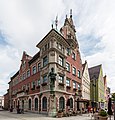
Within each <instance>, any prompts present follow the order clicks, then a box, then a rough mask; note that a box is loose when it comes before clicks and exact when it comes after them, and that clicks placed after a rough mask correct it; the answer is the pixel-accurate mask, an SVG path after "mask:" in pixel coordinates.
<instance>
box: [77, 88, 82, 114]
mask: <svg viewBox="0 0 115 120" xmlns="http://www.w3.org/2000/svg"><path fill="white" fill-rule="evenodd" d="M78 95H79V97H80V102H82V101H81V98H82V92H81V89H79V90H78ZM80 107H81V109H80V113H81V115H82V104H80Z"/></svg>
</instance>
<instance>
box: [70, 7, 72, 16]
mask: <svg viewBox="0 0 115 120" xmlns="http://www.w3.org/2000/svg"><path fill="white" fill-rule="evenodd" d="M70 18H72V9H70Z"/></svg>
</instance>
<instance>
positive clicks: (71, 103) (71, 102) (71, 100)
mask: <svg viewBox="0 0 115 120" xmlns="http://www.w3.org/2000/svg"><path fill="white" fill-rule="evenodd" d="M70 108H73V99H72V98H70Z"/></svg>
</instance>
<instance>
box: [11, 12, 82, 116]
mask: <svg viewBox="0 0 115 120" xmlns="http://www.w3.org/2000/svg"><path fill="white" fill-rule="evenodd" d="M36 47H38V48H39V49H40V50H39V51H38V53H37V54H35V55H34V56H33V57H31V56H29V55H28V54H27V53H26V52H23V56H22V60H21V65H20V69H19V70H18V72H17V73H16V74H15V75H14V76H12V77H11V81H10V82H9V99H10V106H13V108H16V107H17V106H19V107H20V108H23V109H24V110H25V111H32V112H37V113H46V114H48V115H49V116H55V115H56V114H57V112H58V110H64V111H68V109H72V110H73V111H77V110H79V104H77V103H78V101H79V99H80V96H81V83H82V61H81V56H80V51H79V45H78V41H77V39H76V30H75V26H74V24H73V19H72V13H71V14H70V17H69V18H68V17H66V19H65V22H64V26H63V27H62V28H61V29H60V32H58V31H57V30H55V29H53V28H52V29H51V30H50V31H49V33H48V34H47V35H46V36H45V37H44V38H43V39H42V40H41V41H40V42H39V43H38V44H37V45H36ZM52 68H53V70H54V73H55V77H56V78H55V81H53V83H52V81H51V80H52V79H51V76H50V73H51V72H52V71H51V69H52ZM52 84H53V86H52Z"/></svg>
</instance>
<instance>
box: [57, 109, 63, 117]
mask: <svg viewBox="0 0 115 120" xmlns="http://www.w3.org/2000/svg"><path fill="white" fill-rule="evenodd" d="M57 116H58V118H61V117H62V116H63V112H62V110H59V111H58V114H57Z"/></svg>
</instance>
